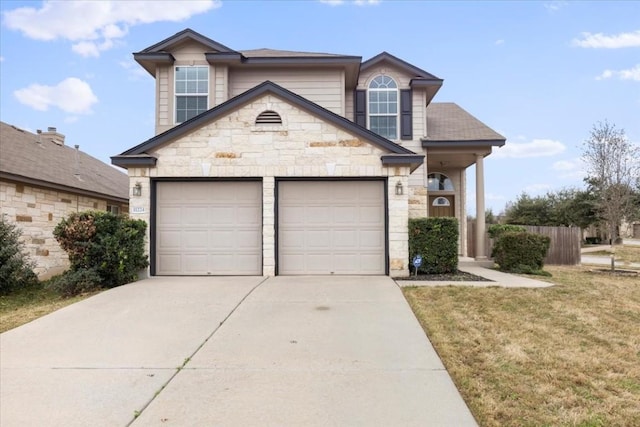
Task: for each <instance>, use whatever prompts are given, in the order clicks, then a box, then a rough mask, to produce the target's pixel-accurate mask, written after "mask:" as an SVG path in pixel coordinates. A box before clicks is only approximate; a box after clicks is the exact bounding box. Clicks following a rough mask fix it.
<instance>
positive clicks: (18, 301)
mask: <svg viewBox="0 0 640 427" xmlns="http://www.w3.org/2000/svg"><path fill="white" fill-rule="evenodd" d="M96 293H97V292H94V293H89V294H83V295H79V296H77V297H73V298H63V297H61V296H60V295H58V294H57V293H55V292H53V291H50V290H47V289H44V287H43V285H42V283H39V284H37V285H35V286H32V287H29V288H25V289H21V290H19V291H15V292H13V293H12V294H11V295H5V296H0V332H5V331H8V330H10V329H13V328H16V327H18V326H21V325H24V324H25V323H28V322H31V321H32V320H35V319H37V318H38V317H42V316H44V315H46V314H49V313H51V312H53V311H56V310H58V309H60V308H62V307H65V306H67V305H70V304H73V303H74V302H78V301H80V300H83V299H85V298H87V297H89V296H91V295H95V294H96Z"/></svg>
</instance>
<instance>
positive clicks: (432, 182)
mask: <svg viewBox="0 0 640 427" xmlns="http://www.w3.org/2000/svg"><path fill="white" fill-rule="evenodd" d="M427 190H429V191H454V188H453V181H451V180H450V179H449V177H448V176H446V175H444V174H441V173H430V174H429V175H428V176H427Z"/></svg>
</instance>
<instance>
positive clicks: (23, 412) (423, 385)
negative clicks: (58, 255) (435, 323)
mask: <svg viewBox="0 0 640 427" xmlns="http://www.w3.org/2000/svg"><path fill="white" fill-rule="evenodd" d="M0 367H1V368H2V372H1V375H0V405H1V406H0V425H2V426H3V427H11V426H28V425H46V426H87V425H91V426H127V425H132V426H136V427H139V426H209V425H225V426H236V425H237V426H253V425H259V426H276V425H277V426H281V425H305V426H307V425H309V426H314V425H317V426H325V425H350V426H359V425H361V426H370V425H380V426H388V425H402V426H454V425H455V426H475V425H476V423H475V421H474V419H473V417H472V415H471V413H470V411H469V410H468V408H467V406H466V405H465V403H464V401H463V400H462V398H461V397H460V395H459V393H458V391H457V390H456V388H455V386H454V384H453V382H452V381H451V379H450V377H449V375H448V374H447V372H446V370H445V369H444V367H443V365H442V363H441V362H440V359H439V358H438V356H437V354H436V353H435V351H434V349H433V348H432V346H431V344H430V343H429V341H428V339H427V338H426V336H425V334H424V332H423V331H422V329H421V327H420V326H419V324H418V322H417V320H416V319H415V317H414V315H413V313H412V312H411V310H410V309H409V306H408V304H407V303H406V301H405V300H404V298H403V296H402V293H401V292H400V289H399V288H398V287H397V286H396V285H395V284H394V282H393V281H392V280H391V279H390V278H388V277H330V278H323V277H314V278H311V277H275V278H266V279H265V278H262V277H249V278H238V277H233V278H152V279H148V280H143V281H140V282H137V283H134V284H131V285H127V286H123V287H120V288H116V289H113V290H110V291H107V292H104V293H102V294H99V295H97V296H95V297H92V298H89V299H87V300H84V301H82V302H79V303H76V304H74V305H71V306H69V307H66V308H64V309H62V310H59V311H57V312H55V313H52V314H51V315H48V316H45V317H43V318H40V319H38V320H36V321H34V322H32V323H30V324H27V325H25V326H22V327H19V328H16V329H14V330H11V331H8V332H6V333H4V334H2V335H0Z"/></svg>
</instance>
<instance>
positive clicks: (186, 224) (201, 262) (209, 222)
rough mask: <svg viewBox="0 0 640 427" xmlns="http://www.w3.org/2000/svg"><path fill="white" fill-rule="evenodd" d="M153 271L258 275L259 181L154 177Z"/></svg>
mask: <svg viewBox="0 0 640 427" xmlns="http://www.w3.org/2000/svg"><path fill="white" fill-rule="evenodd" d="M156 200H157V202H156V274H158V275H187V276H188V275H194V276H197V275H260V274H262V185H261V183H260V182H255V181H252V182H236V181H234V182H193V181H192V182H158V183H157V187H156Z"/></svg>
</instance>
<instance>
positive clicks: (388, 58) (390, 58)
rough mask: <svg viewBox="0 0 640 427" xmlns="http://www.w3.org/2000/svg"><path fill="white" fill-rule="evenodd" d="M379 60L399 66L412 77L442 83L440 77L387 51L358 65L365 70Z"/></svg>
mask: <svg viewBox="0 0 640 427" xmlns="http://www.w3.org/2000/svg"><path fill="white" fill-rule="evenodd" d="M381 62H387V63H390V64H392V65H394V66H396V67H397V68H400V69H401V70H402V71H404V72H406V73H407V74H409V75H412V76H413V77H415V78H417V79H420V80H432V81H434V82H435V83H437V82H440V84H442V82H443V80H442V79H440V78H438V77H436V76H434V75H433V74H431V73H429V72H427V71H425V70H423V69H422V68H418V67H416V66H415V65H412V64H409V63H408V62H406V61H403V60H402V59H400V58H398V57H397V56H394V55H392V54H390V53H389V52H381V53H379V54H377V55H376V56H374V57H373V58H370V59H367V60H366V61H364V62H363V63H362V65H361V66H360V71H366V70H368V69H369V68H371V67H374V66H376V65H378V64H379V63H381Z"/></svg>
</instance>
